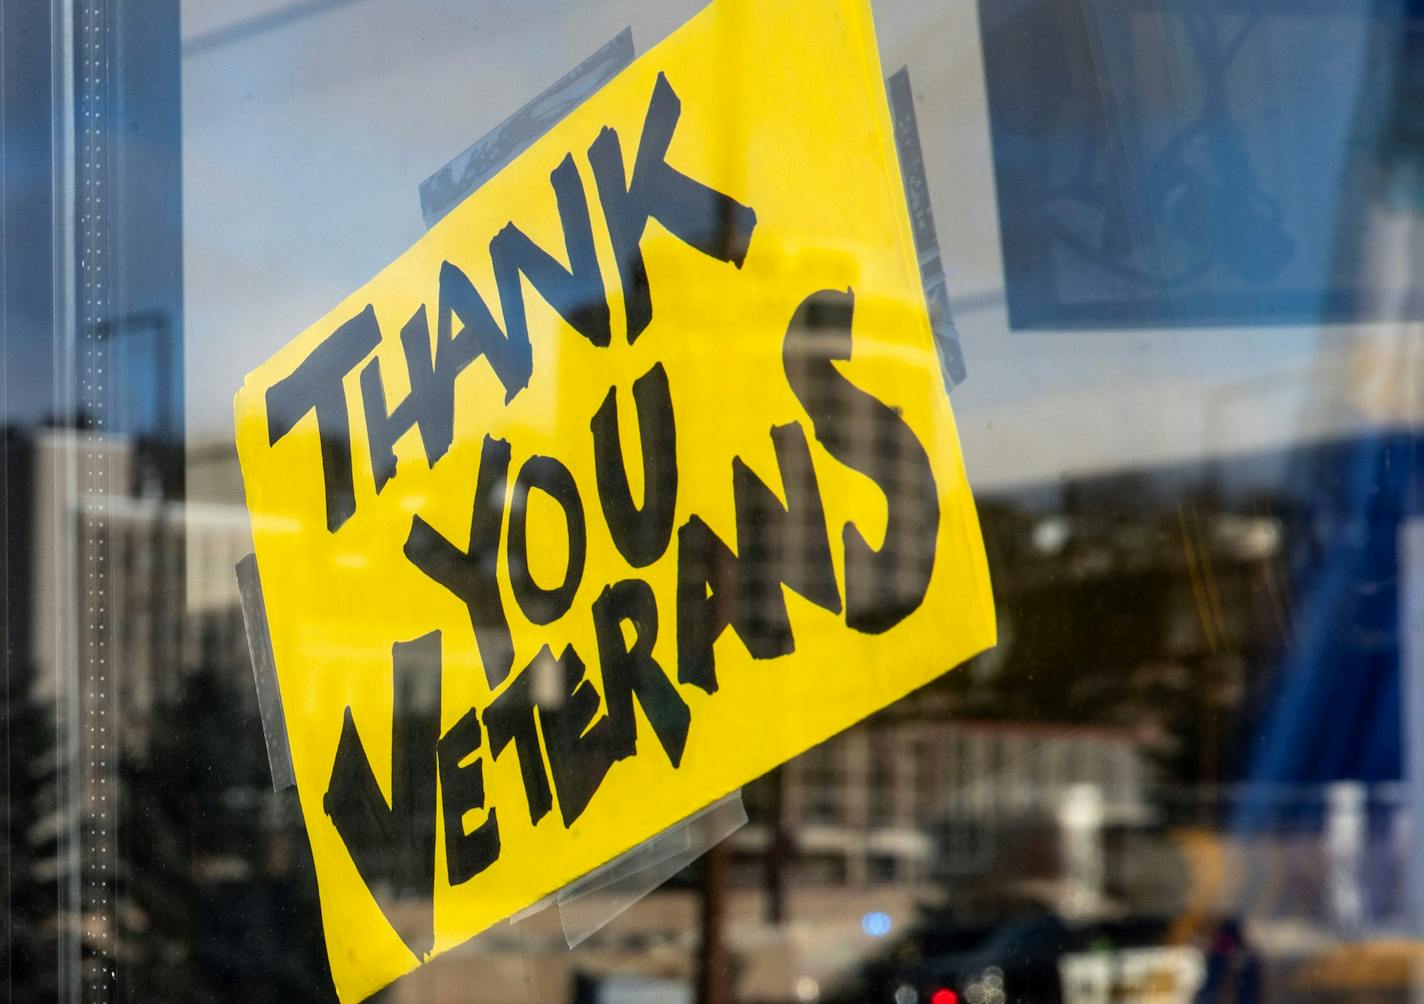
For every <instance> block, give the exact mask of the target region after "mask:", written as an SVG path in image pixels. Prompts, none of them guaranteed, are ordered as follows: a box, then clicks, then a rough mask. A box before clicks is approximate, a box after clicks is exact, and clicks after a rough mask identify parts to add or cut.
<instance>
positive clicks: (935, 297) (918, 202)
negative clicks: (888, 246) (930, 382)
mask: <svg viewBox="0 0 1424 1004" xmlns="http://www.w3.org/2000/svg"><path fill="white" fill-rule="evenodd" d="M885 91H886V93H887V94H888V95H889V97H890V115H891V117H892V119H893V120H894V126H895V149H896V151H897V152H898V153H899V154H900V177H901V180H902V181H903V182H904V185H905V201H906V202H907V203H908V204H909V207H910V231H911V233H912V234H913V235H914V238H915V254H916V257H918V259H919V264H920V283H921V285H923V286H924V290H925V304H926V305H927V306H928V307H929V315H930V329H931V330H932V331H933V332H934V343H935V350H936V351H937V352H938V354H939V364H940V368H941V370H943V372H944V385H945V387H946V388H947V389H949V390H953V389H954V388H955V387H957V386H959V385H960V384H962V383H963V382H964V378H965V377H966V376H968V375H969V374H968V371H967V369H966V368H965V365H964V349H963V347H962V345H961V344H960V341H959V329H958V328H957V327H955V324H954V314H953V312H952V311H951V310H950V307H949V289H948V287H947V284H946V281H945V277H944V261H943V259H941V257H940V252H939V232H938V230H936V228H935V221H934V210H933V208H931V206H930V183H929V178H928V177H927V176H926V174H925V158H924V151H923V150H922V149H921V147H920V126H919V122H918V121H917V119H916V118H915V92H914V88H912V87H911V86H910V68H909V67H908V66H902V67H900V69H899V70H897V71H896V72H895V73H893V74H891V75H890V76H889V77H886V78H885Z"/></svg>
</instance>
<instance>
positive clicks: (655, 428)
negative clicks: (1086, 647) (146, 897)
mask: <svg viewBox="0 0 1424 1004" xmlns="http://www.w3.org/2000/svg"><path fill="white" fill-rule="evenodd" d="M728 81H735V82H736V86H735V87H729V86H728ZM946 391H947V386H946V379H945V376H944V374H943V372H942V369H941V362H940V358H939V354H938V349H937V346H936V341H935V334H934V331H933V329H932V327H931V323H930V317H929V314H928V311H927V309H926V296H925V291H924V287H923V283H922V278H921V270H920V267H919V255H918V250H917V248H916V243H915V238H914V233H913V230H912V224H911V220H910V214H909V209H908V206H907V202H906V195H905V184H904V180H903V177H902V175H901V171H900V164H899V155H898V152H897V149H896V145H895V133H894V127H893V123H892V120H891V117H890V114H889V107H888V102H887V100H886V91H885V82H884V75H883V73H882V72H881V69H880V66H879V60H878V54H877V49H876V45H875V38H874V32H873V28H872V21H871V17H870V11H869V8H868V6H867V5H866V4H865V3H864V2H863V0H833V2H824V0H816V2H811V0H795V2H789V3H784V4H776V5H766V4H757V3H752V2H749V0H714V2H713V3H712V4H711V5H709V6H708V7H707V8H706V9H705V10H704V11H703V12H702V13H700V14H699V15H697V16H696V17H695V18H693V20H692V21H690V22H689V23H688V24H687V25H685V26H684V27H683V28H681V29H679V30H678V31H677V32H675V33H674V34H673V35H672V36H670V37H669V38H668V39H667V40H666V41H664V42H663V43H661V44H660V45H658V46H657V47H655V48H654V49H653V50H651V51H650V52H648V53H646V54H645V55H643V56H642V57H640V58H638V59H637V60H636V61H634V62H633V63H632V64H630V65H629V66H628V67H627V68H626V69H625V70H623V71H622V72H621V73H619V74H618V75H617V76H615V77H614V78H613V79H611V80H610V81H609V82H608V83H607V84H605V85H604V86H603V87H602V88H601V89H599V90H598V91H597V92H596V93H594V94H593V95H592V96H591V97H589V98H588V99H587V100H586V101H584V102H583V103H582V104H580V105H579V106H578V107H577V108H574V109H573V110H572V111H570V112H569V113H568V115H567V116H565V117H564V118H563V119H562V120H561V121H560V122H559V123H558V124H557V125H555V126H553V127H552V128H550V129H549V130H548V131H547V132H546V133H545V134H544V135H542V136H540V137H539V138H538V139H536V140H534V141H533V142H532V143H530V145H529V146H528V147H527V148H526V149H525V150H524V151H523V152H522V153H521V154H519V155H518V156H517V157H515V158H514V159H513V160H512V161H511V162H510V163H509V164H508V165H507V166H506V167H505V168H504V169H503V170H500V171H499V172H498V173H496V174H495V175H494V176H493V177H491V178H490V179H489V180H488V181H487V182H485V184H484V185H482V186H480V187H479V188H478V189H477V190H476V191H475V192H474V193H473V194H471V195H470V196H469V197H468V198H466V199H465V200H464V201H463V202H461V203H460V204H459V205H458V206H456V207H455V208H454V209H452V210H451V211H450V212H449V213H448V214H446V215H445V217H444V218H443V219H441V220H439V222H437V223H436V224H435V225H434V226H432V227H431V228H430V230H429V231H428V232H427V233H426V234H425V236H423V237H422V238H421V239H420V240H419V241H417V242H416V244H415V245H414V246H412V247H411V248H410V249H409V250H408V251H407V252H405V254H403V255H402V256H401V257H400V258H399V259H397V260H396V261H395V262H393V263H392V264H391V265H390V266H389V267H387V268H386V269H385V270H383V271H382V272H381V273H380V274H379V275H377V276H376V277H375V278H374V279H372V280H371V281H370V282H369V283H367V284H366V285H365V286H363V287H362V288H361V289H359V290H357V291H355V292H353V293H352V294H351V295H350V296H349V297H347V298H346V299H345V300H344V301H343V302H342V303H340V304H338V305H337V306H336V307H335V308H334V309H333V310H332V311H331V312H330V313H329V314H328V315H327V316H326V317H325V318H323V319H321V320H319V321H317V322H316V323H315V324H313V325H312V326H311V327H310V328H308V329H307V330H306V331H305V332H303V333H302V334H301V335H299V336H297V337H296V338H295V339H293V340H292V342H290V343H289V344H288V345H286V346H285V347H284V348H283V349H281V350H280V351H279V352H278V353H276V354H275V355H274V356H273V357H272V358H271V359H270V360H268V361H267V362H266V363H264V364H263V365H262V366H261V367H259V368H258V369H257V370H255V371H254V372H253V373H251V374H249V375H248V377H247V379H246V381H245V382H244V385H243V388H242V390H241V391H240V392H239V393H238V395H237V397H236V400H235V403H234V408H235V416H236V422H237V435H238V452H239V456H240V458H241V462H242V471H243V480H244V484H245V489H246V493H247V503H248V507H249V509H250V510H251V511H252V513H253V527H254V540H255V542H256V546H257V555H258V559H259V561H260V562H261V566H262V572H263V587H264V591H265V593H266V598H267V604H266V607H267V613H268V620H269V624H270V627H271V636H272V644H273V652H274V655H275V659H276V670H277V676H278V680H279V682H280V686H281V693H282V698H283V706H284V708H285V715H286V720H287V726H288V735H289V739H290V744H291V751H292V760H293V766H294V769H295V773H296V778H297V789H298V793H299V796H300V800H301V805H302V813H303V817H304V820H305V822H306V826H307V833H308V836H309V839H310V840H311V844H312V851H313V860H314V862H315V864H316V871H317V878H318V885H319V888H320V891H321V901H322V914H323V920H324V929H325V934H326V938H327V945H328V952H329V955H330V958H331V962H332V973H333V976H334V978H335V981H336V986H337V990H338V993H339V994H340V995H341V997H342V998H343V999H347V1000H351V999H356V998H359V997H361V996H364V995H367V994H369V993H371V992H373V991H375V990H376V989H378V988H379V987H381V986H383V985H385V984H387V983H389V982H390V981H392V980H393V979H395V978H396V977H398V976H400V975H401V974H403V973H405V972H408V971H410V970H411V969H413V968H414V967H416V966H417V965H419V964H420V963H421V962H422V961H424V960H426V959H428V958H430V957H431V956H432V955H434V954H437V953H439V952H442V951H445V950H447V949H449V948H451V947H453V946H455V945H458V944H460V943H461V942H463V941H465V940H466V939H468V938H470V937H472V936H473V935H475V934H477V933H479V932H480V931H482V930H484V929H486V928H488V927H489V926H490V925H492V924H494V923H496V922H498V921H500V920H502V919H505V918H508V917H510V916H513V915H515V914H517V913H519V912H520V911H522V910H524V909H526V908H527V907H529V906H530V905H531V904H533V903H535V902H537V901H538V900H540V899H541V898H542V897H545V896H548V895H549V894H550V893H553V892H555V891H556V890H558V889H560V888H562V887H564V886H567V885H568V884H569V883H570V882H573V881H574V880H576V879H578V878H579V877H580V876H583V875H586V874H588V873H589V872H590V871H592V870H593V869H596V868H598V867H599V866H600V865H603V864H604V863H606V862H608V861H611V860H613V859H615V858H617V857H618V856H619V855H621V854H623V853H625V852H626V851H628V850H629V849H630V848H633V847H636V846H638V845H639V844H641V843H643V842H644V841H646V840H648V839H649V838H650V837H653V836H655V835H657V834H659V833H661V832H663V831H665V830H666V829H667V828H668V827H669V826H671V825H673V824H674V823H676V822H677V821H678V820H682V819H685V818H687V817H689V816H690V815H692V814H693V813H696V812H697V811H698V810H700V809H702V808H704V807H706V806H707V805H708V804H709V803H711V802H712V801H714V800H715V799H717V798H718V797H720V796H721V795H723V794H724V793H725V792H728V791H734V790H736V789H737V788H738V787H739V786H741V785H743V784H745V783H747V782H748V781H750V780H752V779H754V778H756V777H758V776H760V775H761V774H763V773H765V772H766V771H768V770H769V769H771V768H772V767H775V766H777V765H778V764H780V763H783V762H785V761H786V760H787V759H788V758H790V757H793V756H795V755H796V754H798V753H800V752H802V751H804V750H805V749H807V748H809V747H810V746H812V745H815V744H816V743H819V742H822V741H824V740H825V739H827V738H828V737H830V736H831V735H833V734H835V733H836V732H839V731H841V730H842V729H844V728H846V727H848V726H849V725H851V724H853V723H854V722H856V721H858V720H860V719H861V718H863V717H865V716H866V715H868V714H870V713H871V712H873V711H875V710H878V709H879V708H882V707H884V706H886V705H887V704H889V703H891V702H893V701H895V700H898V699H899V698H901V697H903V696H904V695H905V694H907V693H908V692H909V691H911V690H913V689H914V688H916V687H919V686H921V685H923V684H924V683H926V682H928V681H929V680H930V679H932V678H934V677H935V676H937V675H938V674H940V673H942V672H944V671H945V670H946V669H949V668H950V667H952V666H954V665H956V664H957V663H959V662H961V661H963V660H964V659H966V658H968V657H969V656H971V655H973V654H975V653H977V652H979V651H982V650H983V649H984V648H986V647H988V646H989V645H991V644H993V641H994V617H993V603H992V599H991V594H990V590H989V582H988V570H987V566H986V562H985V558H984V551H983V544H982V541H981V539H980V534H979V527H978V521H977V517H976V515H975V512H974V505H973V498H972V496H971V494H970V491H969V486H968V483H967V480H966V478H965V474H964V467H963V460H962V457H961V454H960V450H959V444H958V439H957V435H956V432H955V427H954V419H953V415H952V414H951V411H950V407H949V400H948V397H947V393H946ZM714 818H718V817H715V816H714ZM582 905H583V904H574V903H573V900H572V899H570V898H569V897H565V906H566V907H568V909H569V911H570V912H568V913H566V919H568V921H569V923H570V933H572V934H574V935H577V933H578V930H577V929H578V928H580V927H581V926H582V921H580V920H578V919H577V918H573V914H572V911H573V909H574V908H575V906H579V907H581V906H582ZM396 920H399V924H398V925H397V923H396V922H395V921H396Z"/></svg>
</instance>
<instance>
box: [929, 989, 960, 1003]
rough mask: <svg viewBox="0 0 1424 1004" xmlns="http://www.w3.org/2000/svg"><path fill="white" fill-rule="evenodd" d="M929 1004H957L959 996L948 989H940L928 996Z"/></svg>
mask: <svg viewBox="0 0 1424 1004" xmlns="http://www.w3.org/2000/svg"><path fill="white" fill-rule="evenodd" d="M930 1004H959V994H957V993H955V992H954V991H953V990H951V989H949V988H948V987H940V988H939V989H938V990H936V991H935V992H934V993H932V994H930Z"/></svg>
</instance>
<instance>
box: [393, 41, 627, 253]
mask: <svg viewBox="0 0 1424 1004" xmlns="http://www.w3.org/2000/svg"><path fill="white" fill-rule="evenodd" d="M632 61H633V29H632V28H631V27H629V28H624V29H623V30H622V31H621V32H619V33H618V34H617V35H615V36H614V37H613V38H611V39H610V40H609V41H608V42H606V43H604V45H603V47H602V48H600V49H599V50H598V51H597V52H595V53H594V54H593V55H592V56H589V57H588V58H587V59H585V60H584V61H583V62H582V63H580V64H579V65H578V66H576V67H574V68H573V69H572V70H570V71H569V72H568V73H566V74H564V76H563V77H561V78H560V79H559V80H558V81H557V82H555V83H554V84H552V85H550V86H549V88H548V89H547V90H545V91H544V92H543V93H542V94H540V95H539V96H538V97H537V98H535V99H534V100H533V101H530V102H529V103H528V104H526V105H525V106H524V107H523V108H520V109H519V110H518V111H517V112H515V113H514V114H513V115H511V116H509V118H507V119H505V120H504V121H503V122H501V123H500V124H499V125H497V126H495V127H494V128H493V129H491V130H490V131H489V132H488V133H486V134H485V135H483V136H481V137H480V138H479V139H477V140H475V141H474V142H473V143H471V144H470V145H469V146H468V147H466V148H465V150H464V151H463V152H461V153H459V154H456V156H455V158H454V159H453V160H451V161H450V163H448V164H446V165H445V166H444V167H442V168H441V169H440V170H438V171H436V172H435V173H434V174H432V175H431V176H430V177H428V178H426V179H425V181H423V182H421V185H420V215H421V217H422V218H423V219H424V220H425V226H426V229H429V228H430V227H433V226H434V225H435V224H436V223H438V222H439V221H440V220H441V219H442V218H443V217H444V216H445V214H446V213H448V212H450V210H452V209H454V208H455V207H456V206H458V205H459V204H460V203H461V202H463V201H465V199H467V198H468V197H469V196H470V193H472V192H474V191H475V189H477V188H479V187H480V186H481V185H483V184H484V183H485V182H487V181H489V180H490V179H491V178H493V177H494V176H495V175H496V174H498V173H499V172H500V170H501V169H503V168H504V166H505V165H506V164H508V163H509V162H510V161H512V160H513V159H514V158H515V157H517V156H519V155H520V154H521V153H523V152H524V151H525V150H526V149H528V147H529V145H530V144H531V143H533V142H534V141H535V140H536V139H538V138H539V137H540V136H542V135H544V133H546V132H548V131H549V130H550V129H551V128H553V126H554V125H556V124H557V123H558V122H559V121H561V120H562V119H563V118H564V117H565V116H566V115H568V114H569V112H571V111H573V110H574V109H575V108H577V107H578V106H579V105H581V104H583V102H584V101H586V100H587V99H588V97H589V96H590V95H591V94H593V92H594V91H596V90H598V89H599V88H600V87H602V86H603V85H604V84H606V83H607V82H608V81H609V80H612V79H613V77H614V76H616V75H617V74H618V72H619V71H620V70H622V69H623V68H624V67H625V66H627V65H628V64H629V63H631V62H632Z"/></svg>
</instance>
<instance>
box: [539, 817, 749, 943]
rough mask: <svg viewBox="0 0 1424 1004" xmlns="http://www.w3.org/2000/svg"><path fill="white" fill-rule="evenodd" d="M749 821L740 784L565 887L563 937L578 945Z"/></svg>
mask: <svg viewBox="0 0 1424 1004" xmlns="http://www.w3.org/2000/svg"><path fill="white" fill-rule="evenodd" d="M746 823H747V810H746V806H745V805H744V804H743V803H742V793H741V790H740V789H738V790H737V791H734V792H733V793H732V794H730V795H727V796H726V797H724V798H721V799H718V800H717V801H716V802H713V803H712V804H711V805H709V806H707V807H706V808H705V809H702V810H700V811H698V812H696V813H694V814H693V815H691V816H688V817H687V818H686V819H684V820H683V821H682V822H680V823H677V824H675V825H673V826H671V827H669V828H668V829H666V830H664V831H663V832H662V833H659V834H658V835H657V836H655V837H652V838H650V839H648V840H645V841H644V842H643V843H641V844H639V845H638V846H637V847H635V848H633V849H632V850H630V851H627V852H626V853H624V854H622V855H620V856H618V857H616V858H614V859H613V860H612V861H610V862H608V864H606V865H603V866H602V867H601V868H597V869H595V870H593V871H592V872H589V873H588V874H587V875H585V876H584V877H583V878H581V879H579V880H578V881H576V882H573V883H571V884H569V885H567V886H565V887H564V888H563V889H562V890H560V891H559V892H558V893H556V894H555V900H556V902H557V903H558V906H559V922H560V923H561V924H562V925H563V929H564V940H565V941H567V942H568V945H569V947H570V948H577V947H578V946H579V945H581V944H583V942H585V941H587V940H588V938H589V937H590V936H592V935H593V934H594V933H595V932H597V931H598V930H599V929H600V928H602V927H603V926H604V925H606V924H608V923H609V922H610V921H612V920H614V919H615V918H616V917H618V915H619V914H621V913H623V912H624V911H625V910H627V909H628V908H629V907H631V906H633V905H634V904H635V903H637V902H638V901H639V900H640V899H642V898H643V897H644V896H646V895H648V893H650V892H652V891H653V890H654V889H656V888H657V887H658V886H660V885H662V884H663V883H664V882H666V881H667V880H668V879H670V878H672V877H673V876H674V875H676V874H677V873H678V872H680V871H682V869H684V868H686V867H687V866H688V865H689V864H691V863H692V862H693V861H696V860H697V859H698V858H699V857H701V856H702V855H703V854H705V853H707V851H709V850H711V849H712V848H713V847H714V846H716V845H717V844H719V843H721V842H722V841H723V840H725V839H727V838H728V837H729V836H731V835H732V834H733V833H735V832H737V830H739V829H741V828H742V827H743V826H745V825H746Z"/></svg>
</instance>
